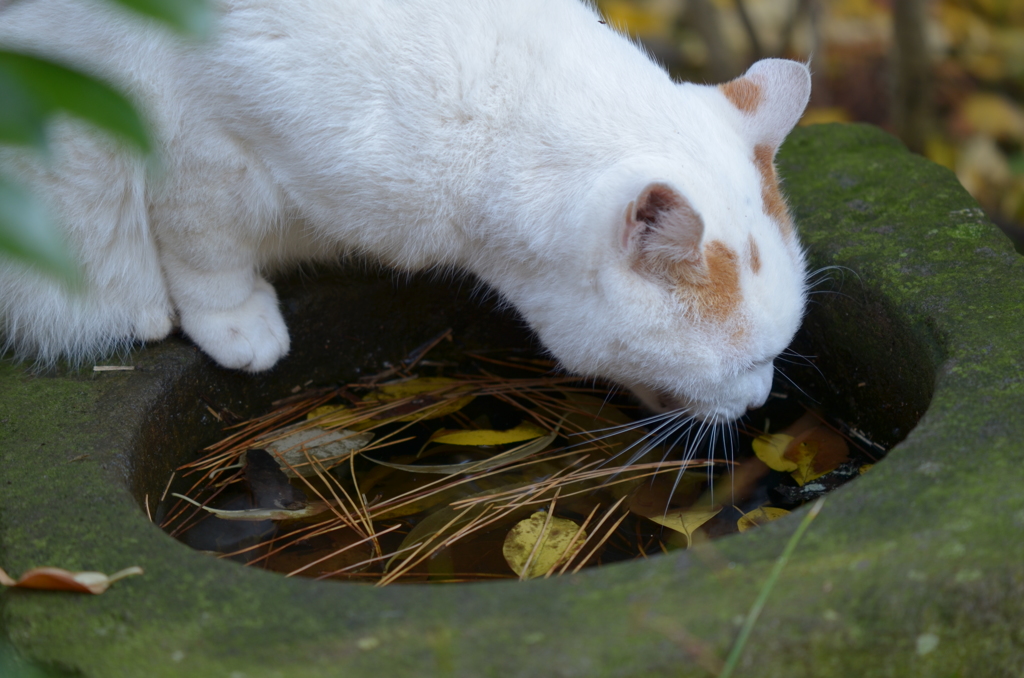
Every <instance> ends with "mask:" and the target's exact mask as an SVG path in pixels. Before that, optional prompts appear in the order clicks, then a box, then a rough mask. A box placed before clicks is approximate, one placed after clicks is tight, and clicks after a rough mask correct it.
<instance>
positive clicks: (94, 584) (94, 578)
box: [0, 566, 143, 594]
mask: <svg viewBox="0 0 1024 678" xmlns="http://www.w3.org/2000/svg"><path fill="white" fill-rule="evenodd" d="M142 573H143V572H142V568H141V567H138V566H134V567H128V568H125V569H123V570H121V571H119V572H115V573H114V574H112V575H110V576H107V575H105V574H103V573H102V572H71V571H70V570H62V569H60V568H58V567H36V568H33V569H31V570H29V571H27V572H25V573H23V574H22V575H21V577H19V578H18V580H17V581H15V580H14V579H11V577H10V576H8V574H7V573H6V572H4V571H3V570H0V584H2V585H4V586H10V587H15V588H21V589H42V590H46V591H72V592H76V593H93V594H100V593H103V592H104V591H106V590H107V589H108V588H109V587H110V585H111V584H113V583H114V582H115V581H118V580H119V579H124V578H125V577H130V576H132V575H137V574H142Z"/></svg>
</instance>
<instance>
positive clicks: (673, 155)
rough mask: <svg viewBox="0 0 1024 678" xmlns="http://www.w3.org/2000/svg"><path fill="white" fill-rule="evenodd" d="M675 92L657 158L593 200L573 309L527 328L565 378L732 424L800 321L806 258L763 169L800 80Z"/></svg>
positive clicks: (765, 69) (758, 73) (760, 70)
mask: <svg viewBox="0 0 1024 678" xmlns="http://www.w3.org/2000/svg"><path fill="white" fill-rule="evenodd" d="M678 87H679V88H680V95H681V98H680V102H681V104H682V106H681V108H682V109H683V110H682V111H681V112H680V113H679V115H678V117H677V118H675V119H672V120H670V121H669V124H665V125H664V126H663V127H664V131H663V134H664V136H666V137H668V138H665V139H664V149H663V151H662V150H661V149H659V151H658V152H646V153H644V154H641V155H638V156H637V157H633V158H630V159H627V160H626V161H624V162H620V163H617V164H616V165H615V166H614V167H612V168H611V169H610V170H609V171H608V172H606V173H605V175H604V176H602V177H601V178H600V179H599V180H598V181H597V182H596V184H595V188H594V190H593V191H592V192H591V194H590V199H589V200H588V207H587V209H586V211H585V212H586V213H585V215H584V218H585V220H586V222H587V223H586V225H585V227H586V228H587V229H589V231H588V232H589V233H590V234H592V235H593V237H594V240H593V242H588V243H586V244H581V246H582V247H583V248H584V251H585V259H584V260H582V262H581V265H580V270H579V271H578V272H577V273H578V276H577V280H578V282H577V283H576V284H575V285H574V290H573V292H572V293H571V296H572V297H573V307H572V309H567V308H566V307H565V306H563V307H562V308H561V310H560V312H561V315H560V317H558V318H554V317H552V318H541V319H540V322H536V321H535V322H534V323H533V324H534V325H535V327H537V329H538V331H539V332H540V334H541V338H542V339H543V340H544V342H545V344H546V345H547V346H548V347H549V348H550V349H551V350H552V352H553V353H554V354H555V355H556V356H557V357H558V358H559V359H560V360H561V361H562V363H563V365H564V366H565V367H567V368H568V369H570V370H572V371H574V372H577V373H581V374H586V375H593V376H600V377H605V378H610V379H612V380H614V381H617V382H618V383H621V384H623V385H625V386H627V387H629V388H630V389H631V390H633V391H634V392H635V393H636V394H637V395H638V396H639V397H640V398H641V399H642V400H643V401H644V402H645V404H647V405H648V406H649V407H651V408H653V409H655V410H659V411H664V410H668V409H684V410H687V411H689V412H690V413H692V414H694V415H695V416H697V417H699V418H702V419H706V420H711V421H730V420H732V419H735V418H737V417H739V416H741V415H742V414H743V413H744V412H746V410H747V409H748V408H753V407H757V406H760V405H761V404H763V403H764V401H765V399H766V398H767V397H768V394H769V391H770V389H771V384H772V377H773V372H774V367H773V363H774V360H775V358H776V357H777V356H778V355H779V353H780V352H781V351H783V350H784V349H785V348H786V347H787V346H788V345H789V343H790V341H791V340H792V338H793V335H794V334H795V333H796V331H797V329H798V327H799V324H800V321H801V318H802V316H803V312H804V304H805V299H806V293H805V282H804V281H805V263H804V254H803V251H802V249H801V247H800V244H799V242H798V240H797V234H796V232H795V229H794V224H793V221H792V218H791V217H790V214H789V211H788V208H787V207H786V204H785V201H784V199H783V197H782V194H781V192H780V190H779V185H778V180H777V177H776V174H775V169H774V166H773V159H774V157H775V153H776V151H777V150H778V148H779V146H780V145H781V143H782V141H783V139H784V138H785V137H786V135H787V134H788V133H789V132H790V130H791V129H792V128H793V126H794V125H795V124H796V122H797V120H798V119H799V117H800V115H801V114H802V112H803V110H804V107H805V106H806V104H807V100H808V97H809V94H810V75H809V72H808V69H807V67H806V66H804V65H803V64H801V63H797V62H793V61H784V60H779V59H770V60H765V61H761V62H758V63H757V64H755V65H754V66H752V67H751V68H750V70H748V71H747V73H746V74H745V75H743V76H742V77H740V78H737V79H736V80H733V81H732V82H729V83H726V84H724V85H721V86H718V87H710V86H701V85H690V84H684V85H679V86H678ZM673 132H675V133H676V134H678V138H672V136H671V135H672V133H673ZM531 320H536V318H531Z"/></svg>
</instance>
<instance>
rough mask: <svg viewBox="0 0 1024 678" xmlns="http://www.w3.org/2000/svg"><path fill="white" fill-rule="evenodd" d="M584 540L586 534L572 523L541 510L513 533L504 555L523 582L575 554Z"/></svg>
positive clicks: (521, 522) (506, 544)
mask: <svg viewBox="0 0 1024 678" xmlns="http://www.w3.org/2000/svg"><path fill="white" fill-rule="evenodd" d="M584 539H586V533H585V532H582V531H581V530H580V526H579V525H577V524H576V523H574V522H572V521H571V520H568V519H566V518H557V517H555V516H550V517H549V515H548V513H547V512H546V511H537V512H536V513H534V514H533V515H532V516H530V517H529V518H527V519H526V520H521V521H519V522H518V523H516V525H515V527H513V528H512V529H511V530H509V533H508V535H507V536H506V537H505V544H504V545H503V546H502V548H501V552H502V554H503V555H504V556H505V561H506V562H507V563H508V565H509V567H511V568H512V571H513V572H515V573H516V574H517V575H519V577H520V578H521V579H533V578H534V577H542V576H544V575H545V574H547V573H548V572H549V571H550V570H551V569H552V568H553V567H555V566H556V565H558V564H559V563H564V562H565V561H566V560H568V559H569V558H571V557H572V556H573V555H575V554H576V552H577V551H579V550H580V548H581V547H582V546H583V541H584Z"/></svg>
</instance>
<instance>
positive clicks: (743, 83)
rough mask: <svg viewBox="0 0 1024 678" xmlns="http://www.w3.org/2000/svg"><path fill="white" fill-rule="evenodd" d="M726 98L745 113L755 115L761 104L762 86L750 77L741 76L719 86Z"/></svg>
mask: <svg viewBox="0 0 1024 678" xmlns="http://www.w3.org/2000/svg"><path fill="white" fill-rule="evenodd" d="M718 89H720V90H722V94H724V95H725V98H726V99H728V100H729V101H730V102H732V105H733V106H735V107H736V108H738V109H740V110H741V111H743V112H744V113H747V114H749V115H753V113H754V111H756V110H757V107H758V106H760V105H761V100H762V98H763V97H762V94H761V86H760V85H758V84H757V83H756V82H754V81H753V80H751V79H750V78H746V77H740V78H736V79H735V80H730V81H729V82H726V83H723V84H721V85H719V86H718Z"/></svg>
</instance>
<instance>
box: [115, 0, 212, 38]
mask: <svg viewBox="0 0 1024 678" xmlns="http://www.w3.org/2000/svg"><path fill="white" fill-rule="evenodd" d="M114 2H117V3H118V4H120V5H122V6H124V7H127V8H129V9H132V10H135V11H136V12H138V13H139V14H143V15H145V16H148V17H152V18H154V19H159V20H160V21H163V22H164V23H166V24H168V25H170V26H171V27H172V28H175V29H176V30H178V31H180V32H182V33H185V34H186V35H192V36H195V37H206V36H208V35H209V34H210V32H211V30H212V28H213V18H214V14H213V8H212V7H211V6H210V3H208V2H207V1H206V0H114Z"/></svg>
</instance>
